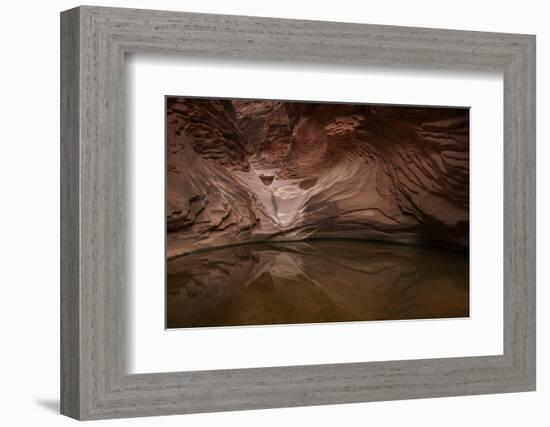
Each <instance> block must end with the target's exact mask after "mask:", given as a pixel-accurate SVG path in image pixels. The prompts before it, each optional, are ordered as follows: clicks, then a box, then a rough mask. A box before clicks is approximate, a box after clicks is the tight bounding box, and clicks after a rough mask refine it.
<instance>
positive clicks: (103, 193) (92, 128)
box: [61, 6, 535, 419]
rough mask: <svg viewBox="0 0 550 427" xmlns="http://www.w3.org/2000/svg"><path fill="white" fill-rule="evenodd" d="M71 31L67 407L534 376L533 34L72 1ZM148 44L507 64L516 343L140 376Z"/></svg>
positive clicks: (65, 207) (508, 318)
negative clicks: (365, 359)
mask: <svg viewBox="0 0 550 427" xmlns="http://www.w3.org/2000/svg"><path fill="white" fill-rule="evenodd" d="M61 37H62V67H61V69H62V97H61V100H62V106H61V112H62V114H61V118H62V142H61V144H62V147H61V153H62V154H61V160H62V174H61V180H62V202H61V203H62V219H61V221H62V266H61V274H62V303H61V310H62V348H61V352H62V380H61V386H62V387H61V388H62V392H61V400H62V413H64V414H66V415H69V416H71V417H74V418H78V419H100V418H115V417H130V416H148V415H164V414H180V413H193V412H211V411H225V410H242V409H256V408H272V407H282V406H302V405H321V404H334V403H347V402H363V401H377V400H390V399H410V398H422V397H436V396H452V395H465V394H482V393H498V392H515V391H527V390H534V388H535V38H534V36H529V35H518V34H496V33H483V32H469V31H450V30H436V29H420V28H406V27H390V26H373V25H358V24H344V23H331V22H315V21H300V20H280V19H268V18H254V17H240V16H223V15H205V14H193V13H181V12H162V11H145V10H132V9H113V8H97V7H87V6H84V7H80V8H77V9H73V10H70V11H67V12H63V13H62V31H61ZM144 52H145V53H147V52H149V53H172V54H178V55H186V56H201V57H212V58H222V59H228V58H236V59H245V60H264V61H280V60H285V61H291V62H293V63H294V64H297V65H298V66H299V65H300V64H307V63H313V62H314V63H323V64H333V65H340V66H341V65H345V66H346V67H358V66H360V65H363V64H375V65H391V66H397V67H399V66H407V67H423V68H426V67H430V68H444V69H450V70H491V71H495V70H496V71H501V72H503V74H504V89H505V93H504V104H505V110H504V123H505V128H504V145H505V148H504V150H505V152H504V157H505V159H504V162H505V165H504V166H505V169H504V170H505V177H504V186H505V188H504V194H505V196H504V204H505V206H504V212H505V217H504V246H505V248H504V252H505V253H504V259H505V265H504V274H505V275H504V354H503V355H500V356H486V357H466V358H447V359H428V360H411V361H398V362H369V363H353V364H349V363H348V364H334V365H311V366H291V367H274V368H257V369H234V370H220V371H202V372H177V373H159V374H133V375H129V374H127V371H126V364H125V357H126V355H125V351H126V345H125V343H126V336H127V334H126V331H125V329H126V324H125V300H126V291H127V289H126V286H127V281H128V280H129V279H128V278H129V274H130V273H129V271H128V270H129V269H128V265H127V256H126V253H127V249H128V248H127V247H126V244H127V243H126V242H127V241H128V239H127V237H128V233H127V225H126V223H125V217H126V215H125V213H126V204H127V203H126V201H127V199H126V198H127V195H126V188H127V186H126V180H127V175H126V170H127V166H128V165H126V164H125V162H126V158H127V156H126V150H127V147H126V141H125V138H124V122H125V108H124V107H125V105H124V103H125V82H124V55H125V54H126V53H144ZM474 143H475V142H474Z"/></svg>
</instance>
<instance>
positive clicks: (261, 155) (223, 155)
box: [166, 97, 469, 258]
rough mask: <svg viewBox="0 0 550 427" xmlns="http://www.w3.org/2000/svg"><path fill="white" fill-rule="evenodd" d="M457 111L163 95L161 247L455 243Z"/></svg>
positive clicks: (463, 196) (460, 164)
mask: <svg viewBox="0 0 550 427" xmlns="http://www.w3.org/2000/svg"><path fill="white" fill-rule="evenodd" d="M468 203H469V110H468V109H465V108H432V107H396V106H373V105H354V104H331V103H305V102H281V101H249V100H224V99H197V98H182V97H172V98H168V100H167V206H166V208H167V209H166V211H167V212H166V213H167V252H168V258H173V257H175V256H178V255H181V254H185V253H189V252H192V251H194V250H197V249H202V248H210V247H216V246H224V245H229V244H235V243H244V242H252V241H263V240H303V239H309V238H352V239H371V240H383V241H391V242H400V243H409V244H427V245H435V246H443V247H447V248H452V249H456V250H466V249H467V247H468V234H469V205H468Z"/></svg>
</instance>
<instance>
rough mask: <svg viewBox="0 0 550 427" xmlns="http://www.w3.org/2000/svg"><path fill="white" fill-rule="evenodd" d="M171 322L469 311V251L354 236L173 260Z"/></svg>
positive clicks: (297, 320) (238, 248) (304, 319)
mask: <svg viewBox="0 0 550 427" xmlns="http://www.w3.org/2000/svg"><path fill="white" fill-rule="evenodd" d="M167 271H168V276H167V294H166V307H167V322H166V325H167V327H168V328H188V327H211V326H238V325H271V324H291V323H314V322H315V323H316V322H348V321H369V320H399V319H426V318H450V317H467V316H468V315H469V273H468V272H469V263H468V255H467V254H462V253H457V252H451V251H445V250H440V249H433V248H425V247H416V246H405V245H396V244H389V243H378V242H366V241H353V240H310V241H302V242H292V243H257V244H246V245H240V246H233V247H226V248H220V249H215V250H210V251H204V252H196V253H193V254H190V255H186V256H183V257H180V258H178V259H176V260H173V261H170V262H169V263H168V265H167Z"/></svg>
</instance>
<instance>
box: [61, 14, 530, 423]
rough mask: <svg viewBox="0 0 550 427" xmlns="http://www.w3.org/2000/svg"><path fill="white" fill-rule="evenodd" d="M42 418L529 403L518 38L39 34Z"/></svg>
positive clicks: (169, 21) (526, 148)
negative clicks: (54, 288)
mask: <svg viewBox="0 0 550 427" xmlns="http://www.w3.org/2000/svg"><path fill="white" fill-rule="evenodd" d="M61 89H62V94H61V166H62V173H61V188H62V194H61V203H62V205H61V232H62V236H61V248H62V254H61V255H62V257H61V262H62V263H61V411H62V413H63V414H65V415H68V416H70V417H73V418H76V419H82V420H84V419H102V418H117V417H134V416H135V417H137V416H150V415H167V414H184V413H196V412H213V411H228V410H243V409H258V408H273V407H289V406H305V405H323V404H337V403H350V402H366V401H379V400H394V399H411V398H423V397H438V396H458V395H468V394H484V393H504V392H519V391H530V390H534V389H535V371H536V366H535V365H536V363H535V37H534V36H531V35H523V34H503V33H485V32H469V31H455V30H441V29H423V28H406V27H392V26H377V25H364V24H361V25H360V24H348V23H335V22H316V21H299V20H281V19H271V18H257V17H243V16H224V15H210V14H196V13H183V12H165V11H148V10H134V9H116V8H104V7H88V6H82V7H78V8H75V9H71V10H68V11H65V12H62V14H61Z"/></svg>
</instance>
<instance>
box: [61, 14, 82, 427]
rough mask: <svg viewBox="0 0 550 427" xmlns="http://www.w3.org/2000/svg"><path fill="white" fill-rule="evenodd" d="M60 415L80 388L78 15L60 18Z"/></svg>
mask: <svg viewBox="0 0 550 427" xmlns="http://www.w3.org/2000/svg"><path fill="white" fill-rule="evenodd" d="M60 18H61V34H60V36H61V40H60V46H61V64H60V71H61V85H60V96H61V111H60V117H61V129H60V136H61V141H60V144H61V147H60V165H61V175H60V181H61V182H60V185H61V206H60V212H61V218H60V220H61V224H60V228H61V242H60V247H61V258H60V261H61V265H60V270H61V271H60V276H61V295H60V310H61V339H60V364H61V366H60V371H61V377H60V411H61V413H62V414H64V415H67V416H69V417H72V418H76V419H79V418H80V415H81V393H80V391H81V387H80V368H81V366H80V303H79V301H80V247H79V246H80V236H79V234H80V232H79V231H80V230H79V229H80V212H79V210H80V208H79V205H80V203H79V197H80V190H79V189H80V158H79V157H80V10H79V9H78V8H76V9H70V10H67V11H65V12H62V13H61V16H60Z"/></svg>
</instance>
